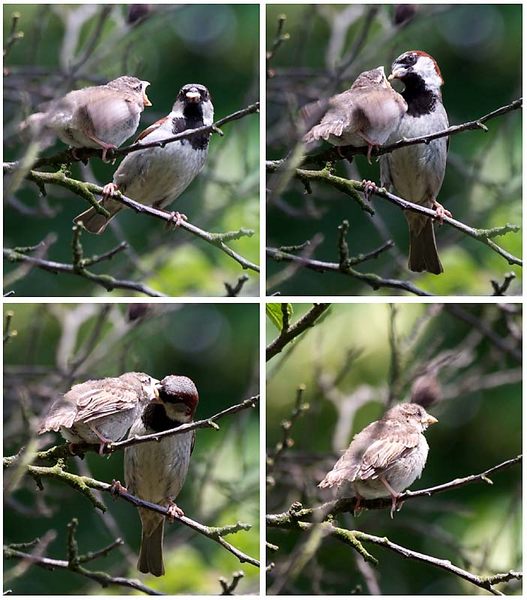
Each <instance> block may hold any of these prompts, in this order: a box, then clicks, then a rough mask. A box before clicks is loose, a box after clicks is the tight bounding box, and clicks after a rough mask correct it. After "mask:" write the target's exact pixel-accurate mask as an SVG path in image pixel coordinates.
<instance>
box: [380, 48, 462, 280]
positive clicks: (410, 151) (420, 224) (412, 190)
mask: <svg viewBox="0 0 527 600" xmlns="http://www.w3.org/2000/svg"><path fill="white" fill-rule="evenodd" d="M390 79H400V80H401V81H402V82H403V83H404V86H405V89H404V91H403V92H402V96H403V97H404V99H405V100H406V102H407V103H408V112H407V113H406V114H405V115H404V117H403V118H402V120H401V123H400V125H399V127H398V128H397V129H396V130H395V132H394V133H393V134H392V136H391V137H390V140H388V142H389V143H392V142H396V141H398V140H400V139H402V138H414V137H420V136H425V135H429V134H431V133H435V132H437V131H441V130H443V129H446V128H447V127H448V116H447V114H446V111H445V107H444V106H443V100H442V97H441V86H442V85H443V78H442V77H441V72H440V70H439V67H438V66H437V63H436V61H435V60H434V59H433V58H432V57H431V56H430V55H429V54H427V53H426V52H421V51H420V50H411V51H409V52H405V53H404V54H401V56H399V57H398V58H396V59H395V61H394V62H393V65H392V74H391V75H390ZM447 149H448V137H442V138H439V139H437V140H434V141H432V142H430V143H429V144H415V145H413V146H406V147H404V148H400V149H399V150H395V151H394V152H391V153H389V154H386V155H384V156H382V157H381V182H382V185H383V186H385V187H387V188H389V189H391V190H393V191H394V192H395V193H396V194H398V195H399V196H401V197H402V198H404V199H405V200H409V201H410V202H414V203H416V204H420V205H422V206H426V207H427V208H433V209H436V212H437V216H438V219H439V220H441V218H442V217H443V216H445V215H448V216H452V215H451V214H450V212H449V211H447V210H445V209H444V208H443V206H441V204H439V202H438V201H437V195H438V194H439V190H440V189H441V185H442V184H443V178H444V176H445V169H446V159H447ZM406 219H407V220H408V226H409V229H410V253H409V254H410V256H409V259H408V268H409V269H410V270H411V271H417V272H420V271H428V272H429V273H434V274H436V275H439V274H440V273H442V272H443V267H442V265H441V261H440V260H439V255H438V253H437V247H436V241H435V235H434V225H433V222H432V220H431V219H430V218H429V217H425V216H423V215H419V214H417V213H412V212H407V213H406Z"/></svg>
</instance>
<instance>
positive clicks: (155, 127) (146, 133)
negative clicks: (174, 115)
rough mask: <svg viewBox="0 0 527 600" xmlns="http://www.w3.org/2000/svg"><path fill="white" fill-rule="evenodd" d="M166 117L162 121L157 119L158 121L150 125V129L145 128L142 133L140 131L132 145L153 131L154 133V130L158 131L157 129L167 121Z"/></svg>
mask: <svg viewBox="0 0 527 600" xmlns="http://www.w3.org/2000/svg"><path fill="white" fill-rule="evenodd" d="M168 118H169V117H168V115H167V116H166V117H163V118H162V119H159V121H156V122H155V123H152V125H150V127H147V128H146V129H144V130H143V131H141V133H140V134H139V136H138V137H137V139H136V140H135V141H134V144H137V142H139V140H142V139H144V138H145V137H146V136H148V135H150V134H151V133H152V132H153V131H155V130H156V129H158V128H159V127H161V126H162V125H163V124H164V123H166V122H167V121H168Z"/></svg>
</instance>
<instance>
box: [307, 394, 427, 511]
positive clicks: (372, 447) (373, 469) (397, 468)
mask: <svg viewBox="0 0 527 600" xmlns="http://www.w3.org/2000/svg"><path fill="white" fill-rule="evenodd" d="M433 423H437V419H436V418H435V417H432V415H429V414H428V413H427V412H426V411H425V409H424V408H423V407H422V406H420V405H419V404H413V403H403V404H397V405H396V406H394V407H393V408H391V409H390V410H389V411H388V412H387V413H386V414H385V415H384V416H383V417H382V419H379V420H378V421H374V422H373V423H370V425H368V426H367V427H365V428H364V429H363V430H362V431H361V432H359V433H357V434H356V435H355V436H354V438H353V440H352V442H351V444H350V446H349V448H348V449H347V450H346V452H345V453H344V454H343V455H342V456H341V457H340V458H339V460H338V461H337V462H336V464H335V466H334V467H333V469H332V470H331V471H330V472H329V473H328V474H327V475H326V477H324V479H323V480H322V481H321V482H320V483H319V484H318V485H319V487H321V488H328V487H334V486H336V487H337V488H342V489H339V495H340V496H346V495H350V493H351V494H352V495H354V496H355V497H356V499H357V504H356V506H355V510H357V509H358V508H359V506H360V500H361V499H362V498H366V499H371V498H385V497H388V496H391V498H392V509H391V513H390V514H391V516H392V517H393V513H394V511H395V508H396V506H397V498H398V497H399V494H400V493H401V492H402V491H404V490H405V489H406V488H407V487H408V486H410V485H412V483H413V482H414V481H415V480H416V479H417V478H418V477H420V476H421V472H422V471H423V468H424V466H425V463H426V459H427V456H428V443H427V441H426V438H425V436H424V435H423V432H424V431H425V430H426V428H427V427H428V426H429V425H432V424H433Z"/></svg>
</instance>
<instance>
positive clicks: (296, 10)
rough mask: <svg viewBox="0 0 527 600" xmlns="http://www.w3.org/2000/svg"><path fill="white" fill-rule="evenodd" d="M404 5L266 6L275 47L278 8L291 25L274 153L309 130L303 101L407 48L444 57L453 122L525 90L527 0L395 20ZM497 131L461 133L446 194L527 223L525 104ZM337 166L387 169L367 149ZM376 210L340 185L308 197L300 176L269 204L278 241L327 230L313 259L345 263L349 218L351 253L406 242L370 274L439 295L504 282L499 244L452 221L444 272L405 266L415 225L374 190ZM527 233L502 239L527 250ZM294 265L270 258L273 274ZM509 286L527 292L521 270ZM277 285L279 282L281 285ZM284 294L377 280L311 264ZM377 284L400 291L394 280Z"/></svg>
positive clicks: (270, 96)
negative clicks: (300, 127)
mask: <svg viewBox="0 0 527 600" xmlns="http://www.w3.org/2000/svg"><path fill="white" fill-rule="evenodd" d="M393 11H394V5H356V4H351V5H338V6H337V5H327V4H324V5H309V6H305V5H270V6H268V7H267V32H266V35H267V47H268V48H269V47H270V46H271V45H272V42H273V40H274V39H275V35H276V31H277V21H278V16H279V15H281V14H285V15H286V17H287V20H286V23H285V26H284V31H285V32H286V33H288V34H290V39H289V40H288V41H285V42H284V43H283V44H282V45H281V46H280V47H279V48H278V50H277V51H276V53H275V55H274V57H273V58H272V61H271V68H272V70H273V73H274V76H273V77H272V78H271V79H270V80H269V81H268V84H267V159H279V158H283V157H284V156H285V155H286V154H287V153H288V152H289V151H290V150H291V148H292V146H293V144H294V141H295V139H296V138H297V136H298V134H297V133H296V132H295V131H296V130H295V128H294V124H295V120H296V118H297V117H296V115H297V111H298V108H299V107H300V106H303V105H304V104H306V103H307V102H310V101H312V100H315V99H319V98H324V97H328V96H329V95H331V94H334V93H337V92H340V91H344V90H345V89H347V88H348V87H349V86H350V84H351V83H352V82H353V81H354V79H355V78H356V76H357V75H358V74H359V73H360V72H362V71H365V70H368V69H372V68H375V67H377V66H379V65H384V66H385V70H386V72H387V73H389V72H390V65H391V64H392V61H393V60H394V59H395V58H396V57H397V56H399V55H400V54H401V53H402V52H405V51H407V50H411V49H419V50H424V51H426V52H428V53H429V54H431V55H432V56H433V57H434V58H435V59H436V60H437V62H438V64H439V66H440V68H441V72H442V75H443V78H444V80H445V85H444V86H443V88H442V89H443V100H444V104H445V107H446V109H447V112H448V115H449V119H450V123H451V124H452V125H455V124H461V123H464V122H466V121H470V120H474V119H477V118H479V117H481V116H483V115H485V114H487V113H489V112H491V111H493V110H494V109H497V108H499V107H501V106H504V105H506V104H509V103H510V102H511V101H513V100H515V99H517V98H519V97H520V96H521V95H522V82H521V55H522V45H521V32H522V29H521V23H522V6H521V5H519V4H514V5H506V4H501V5H487V4H485V5H474V4H472V5H448V6H447V5H434V4H427V5H424V4H423V5H418V8H417V13H416V14H415V16H414V18H413V20H411V21H410V22H409V23H408V24H406V25H405V26H396V25H394V23H393ZM487 125H488V128H489V131H488V132H487V133H484V132H483V131H471V132H464V133H461V134H459V135H456V136H453V137H452V138H451V139H450V148H449V162H448V165H447V170H446V177H445V181H444V184H443V187H442V190H441V192H440V195H439V201H440V202H441V203H442V204H443V205H444V206H445V208H447V209H449V210H451V211H452V213H453V216H454V218H456V219H458V220H460V221H462V222H464V223H466V224H467V225H470V226H472V227H476V228H491V227H495V226H501V225H505V224H506V223H514V224H516V225H521V222H522V216H521V165H522V152H521V146H522V134H521V131H522V125H521V111H518V110H516V111H513V112H511V113H508V114H506V115H505V116H503V117H499V118H497V119H494V120H492V121H490V122H488V123H487ZM339 162H340V164H338V166H337V174H339V175H341V176H344V177H348V178H352V179H358V180H359V181H360V180H362V179H371V180H373V181H374V182H377V183H378V182H379V167H378V164H377V163H376V162H375V161H373V165H371V166H369V165H368V164H367V161H366V158H365V157H364V156H357V157H356V158H355V159H354V161H353V163H352V164H349V163H347V161H339ZM372 206H373V208H374V209H375V211H376V216H375V217H374V218H373V219H372V218H371V217H369V216H368V215H367V214H366V213H364V212H362V211H361V210H360V208H359V207H358V206H357V204H356V203H355V202H353V201H352V200H351V199H350V198H349V197H347V196H345V195H344V194H341V193H340V192H338V191H336V190H335V189H333V188H329V187H328V186H324V185H321V184H314V185H313V190H312V194H311V195H306V194H305V190H304V188H303V186H302V184H301V183H300V182H298V181H295V182H293V183H291V184H290V185H289V186H288V188H287V189H286V190H285V191H284V192H283V193H282V194H281V195H280V196H279V198H277V199H276V200H275V202H273V203H271V204H269V205H268V209H267V230H268V234H267V243H268V245H270V246H274V247H277V246H283V245H288V246H289V245H292V244H301V243H303V242H304V241H306V240H308V239H312V238H313V237H314V236H315V234H317V233H322V234H323V236H324V241H323V242H322V243H321V244H320V246H318V248H317V250H316V252H315V254H314V256H313V258H318V259H320V260H327V261H331V262H335V261H338V253H337V226H338V225H339V224H340V223H341V222H342V220H343V219H348V220H349V222H350V225H351V227H350V234H349V238H348V239H349V243H350V254H351V255H352V256H355V255H358V254H360V253H364V252H368V251H371V250H373V249H374V248H377V247H378V246H380V245H381V243H382V242H383V241H385V240H386V239H393V240H394V241H395V244H396V248H395V249H394V250H391V251H389V252H385V253H383V254H382V255H381V256H380V257H379V258H377V259H376V260H375V261H369V262H367V263H365V264H364V265H360V267H359V270H360V271H362V272H370V271H371V272H375V273H377V274H379V275H381V276H384V277H394V276H395V277H398V278H402V279H405V280H406V279H411V280H412V281H413V282H414V283H415V284H416V285H417V286H418V287H420V288H422V289H424V290H426V291H428V292H430V293H433V294H437V295H454V294H458V295H459V294H466V295H471V294H473V295H489V294H490V293H492V288H491V284H490V280H491V279H497V280H500V281H502V280H503V276H504V275H505V273H506V272H508V271H510V270H511V266H510V265H508V264H507V262H506V261H505V260H504V259H503V258H502V257H500V256H498V255H497V254H496V253H494V252H493V251H491V250H490V248H488V247H486V246H484V245H482V244H480V243H479V242H476V241H475V240H473V239H471V238H468V237H467V236H465V235H463V234H461V233H460V232H458V231H456V230H454V229H452V228H450V227H448V226H444V227H437V228H436V232H437V236H436V237H437V240H438V248H439V253H440V256H441V260H442V262H443V266H444V269H445V272H444V273H443V274H442V275H441V276H439V277H437V276H434V275H429V274H412V273H410V272H409V271H408V270H407V268H406V255H407V246H408V231H407V224H406V220H405V218H404V216H403V214H402V212H401V210H399V209H398V208H396V207H394V206H392V205H390V204H389V203H388V202H386V201H384V200H383V199H381V198H375V197H373V198H372ZM521 240H522V236H521V233H509V234H507V235H506V236H504V237H500V238H497V239H496V242H497V243H498V244H499V245H501V246H502V247H503V248H505V250H507V251H509V252H511V253H512V254H513V255H515V256H521V252H522V243H521ZM284 264H285V263H281V264H279V263H276V262H274V261H273V260H269V261H268V277H269V279H270V280H272V278H273V275H275V274H276V273H278V272H280V271H282V270H283V268H284ZM512 270H513V271H514V272H515V273H516V275H517V279H516V281H515V282H514V283H513V285H512V286H511V288H510V290H509V293H515V294H518V293H520V290H521V279H520V277H521V269H520V268H519V267H512ZM276 289H277V288H276V287H275V288H273V291H276ZM278 289H279V290H280V291H281V293H283V294H301V295H307V296H309V295H314V294H321V293H324V294H327V295H336V294H349V295H351V294H353V295H364V294H366V295H368V294H371V288H369V287H367V286H365V285H364V284H362V283H361V282H358V281H355V280H353V279H351V278H349V277H344V276H342V275H341V274H338V273H333V274H331V273H327V274H326V275H325V276H324V277H323V278H322V276H321V275H320V274H319V273H316V272H313V271H309V270H307V269H300V270H298V271H297V272H295V273H294V276H292V277H290V278H289V279H288V280H286V281H285V282H283V283H281V284H280V285H279V286H278ZM377 293H380V294H383V295H393V294H396V293H398V292H397V291H394V290H393V289H389V288H384V289H383V288H381V289H380V290H379V291H378V292H377Z"/></svg>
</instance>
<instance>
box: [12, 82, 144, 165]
mask: <svg viewBox="0 0 527 600" xmlns="http://www.w3.org/2000/svg"><path fill="white" fill-rule="evenodd" d="M149 85H150V84H149V83H148V81H141V80H140V79H137V78H136V77H130V76H128V75H124V76H123V77H118V78H117V79H114V80H113V81H110V82H108V83H107V84H105V85H98V86H93V87H87V88H83V89H82V90H74V91H73V92H69V94H66V95H65V96H64V97H63V98H60V99H59V100H55V101H54V102H52V103H51V105H50V106H49V108H48V110H47V111H46V112H40V113H35V114H34V115H31V116H30V117H28V119H26V121H24V123H23V124H22V129H24V128H25V127H28V128H29V129H30V131H31V132H32V133H33V135H34V136H35V137H37V138H42V139H45V138H47V137H49V134H50V133H52V134H54V135H56V136H57V137H58V138H59V139H60V140H62V141H63V142H64V143H66V144H69V145H70V146H73V147H74V148H102V149H103V153H102V158H103V160H106V152H107V151H108V150H110V149H115V148H117V147H118V146H120V145H121V144H122V143H123V142H124V141H125V140H127V139H128V138H129V137H130V136H132V135H133V134H134V133H135V132H136V130H137V127H138V125H139V118H140V116H141V113H142V112H143V109H144V108H145V106H152V104H151V102H150V100H149V99H148V97H147V95H146V88H147V86H149Z"/></svg>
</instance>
